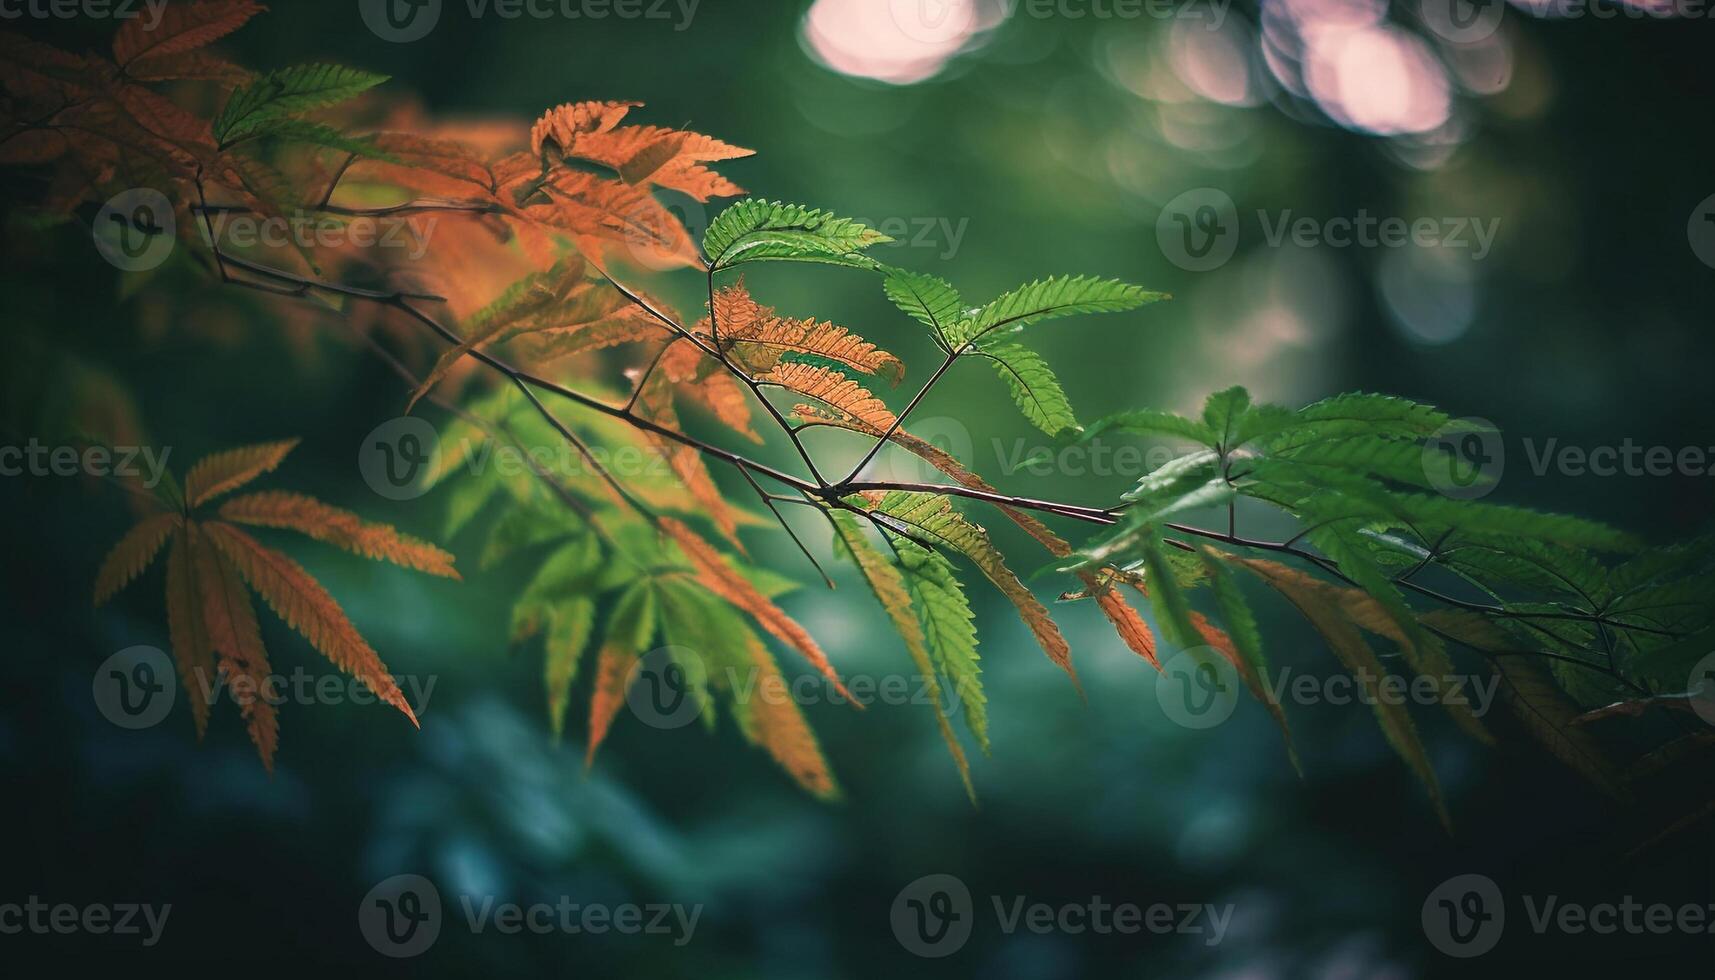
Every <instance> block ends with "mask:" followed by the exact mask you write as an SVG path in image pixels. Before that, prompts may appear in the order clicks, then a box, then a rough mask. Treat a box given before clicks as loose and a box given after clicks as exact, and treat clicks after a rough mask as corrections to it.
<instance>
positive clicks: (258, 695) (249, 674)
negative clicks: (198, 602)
mask: <svg viewBox="0 0 1715 980" xmlns="http://www.w3.org/2000/svg"><path fill="white" fill-rule="evenodd" d="M189 538H190V542H191V554H192V556H193V558H194V560H195V562H196V581H197V584H198V585H200V586H201V588H202V600H203V602H202V608H203V624H204V626H205V627H206V628H207V636H208V643H209V646H210V647H211V648H212V649H213V650H214V653H215V655H216V656H217V657H218V658H219V661H220V673H221V676H223V677H224V678H226V682H227V684H228V685H229V686H230V685H233V684H234V683H238V682H240V680H241V681H242V683H243V685H244V687H245V688H246V689H245V690H242V691H240V690H234V692H233V693H234V697H235V698H236V700H237V701H238V705H239V711H240V712H241V713H242V714H243V715H244V721H245V723H246V725H247V727H248V728H249V730H250V740H251V741H252V742H255V743H256V751H257V752H259V753H261V755H262V764H263V765H264V766H266V767H267V768H268V770H269V771H273V769H274V750H275V749H276V748H277V747H278V746H279V744H280V723H279V720H278V719H276V718H275V717H274V700H275V699H276V693H275V691H274V686H273V681H272V680H271V679H270V677H269V667H268V652H267V651H266V650H264V649H263V648H262V631H261V629H260V628H259V627H258V626H257V625H256V611H255V610H254V609H252V608H251V606H250V594H249V593H248V592H245V591H244V584H243V583H242V582H240V581H239V579H238V575H237V574H236V573H235V572H234V571H233V570H232V565H231V563H230V562H228V561H226V560H225V559H224V558H223V557H222V556H221V554H220V553H219V552H217V551H216V550H215V549H213V548H211V547H209V545H208V542H207V541H206V540H205V539H204V538H203V537H202V536H201V535H200V534H197V533H196V532H195V530H192V531H191V532H190V535H189ZM193 699H194V698H193Z"/></svg>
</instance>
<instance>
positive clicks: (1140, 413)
mask: <svg viewBox="0 0 1715 980" xmlns="http://www.w3.org/2000/svg"><path fill="white" fill-rule="evenodd" d="M1105 432H1123V433H1126V434H1128V435H1139V436H1166V437H1168V438H1173V439H1189V440H1191V441H1192V442H1195V443H1199V444H1201V445H1204V446H1208V447H1210V448H1214V445H1215V432H1214V430H1212V429H1210V428H1209V426H1208V424H1207V423H1205V422H1201V421H1198V420H1196V419H1188V418H1185V417H1184V416H1182V415H1175V414H1173V413H1172V412H1162V411H1157V410H1156V409H1152V408H1140V409H1134V410H1132V411H1129V412H1118V413H1116V414H1114V415H1109V416H1108V417H1106V418H1104V419H1101V420H1099V421H1097V422H1096V423H1095V424H1093V425H1091V426H1090V427H1089V428H1088V429H1086V430H1085V431H1084V434H1083V436H1082V437H1081V439H1080V440H1079V441H1080V442H1089V441H1090V440H1091V439H1094V438H1095V437H1096V436H1098V435H1101V434H1103V433H1105Z"/></svg>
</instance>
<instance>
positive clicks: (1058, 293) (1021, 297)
mask: <svg viewBox="0 0 1715 980" xmlns="http://www.w3.org/2000/svg"><path fill="white" fill-rule="evenodd" d="M1167 298H1168V297H1167V294H1166V293H1157V292H1151V291H1150V290H1147V289H1144V288H1143V287H1141V286H1133V285H1130V284H1129V283H1123V282H1120V281H1119V280H1117V279H1098V278H1096V277H1094V276H1059V277H1056V278H1052V279H1039V280H1037V281H1036V282H1032V283H1029V284H1027V285H1024V286H1020V287H1018V288H1017V289H1014V290H1012V291H1011V292H1007V293H1002V294H1001V295H1000V296H998V297H996V298H995V299H994V300H993V301H991V302H990V303H989V304H988V305H986V306H984V307H982V308H981V309H978V310H977V311H976V313H975V314H973V315H972V316H971V317H970V318H969V319H966V320H964V321H963V322H961V323H960V324H958V326H957V327H955V328H954V329H953V330H951V331H950V332H949V336H948V340H949V341H950V342H951V344H952V346H953V347H954V348H955V349H957V348H959V347H963V346H964V345H966V344H970V343H976V342H978V341H988V342H993V341H995V340H998V339H999V338H1000V337H1001V336H1002V335H1004V334H1007V333H1016V332H1017V331H1019V330H1022V329H1024V328H1025V327H1027V326H1030V325H1031V324H1033V323H1041V322H1043V321H1045V320H1057V319H1060V318H1061V317H1068V316H1076V315H1077V314H1080V313H1119V312H1123V311H1125V310H1133V309H1136V308H1138V307H1140V306H1146V305H1148V304H1150V303H1154V302H1157V301H1159V300H1163V299H1167Z"/></svg>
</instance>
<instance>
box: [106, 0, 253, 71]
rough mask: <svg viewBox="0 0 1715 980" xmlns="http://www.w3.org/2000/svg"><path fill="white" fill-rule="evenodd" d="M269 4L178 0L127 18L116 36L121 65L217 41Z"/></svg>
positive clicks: (115, 49) (246, 0)
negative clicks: (141, 14) (156, 10)
mask: <svg viewBox="0 0 1715 980" xmlns="http://www.w3.org/2000/svg"><path fill="white" fill-rule="evenodd" d="M266 9H268V8H266V7H264V6H262V5H261V4H259V3H254V2H252V0H178V2H177V3H169V4H167V5H166V6H165V7H163V8H159V20H158V22H157V21H156V19H155V18H154V16H153V15H152V14H151V15H150V16H138V17H132V18H129V19H127V20H126V21H125V22H124V25H123V26H122V27H120V28H119V33H118V34H116V35H114V38H113V58H114V60H115V61H117V62H119V64H120V65H121V66H123V65H127V64H130V63H131V62H132V61H134V60H136V59H138V58H144V57H159V56H162V55H170V54H180V53H183V52H186V51H194V50H196V49H197V48H200V47H203V46H205V45H209V44H213V43H214V42H216V41H218V40H220V39H221V38H223V37H225V36H226V35H228V34H231V33H232V32H233V31H236V30H238V29H239V28H240V27H243V26H244V24H245V22H246V21H248V20H250V18H252V17H254V16H256V15H257V14H259V13H261V12H262V11H264V10H266Z"/></svg>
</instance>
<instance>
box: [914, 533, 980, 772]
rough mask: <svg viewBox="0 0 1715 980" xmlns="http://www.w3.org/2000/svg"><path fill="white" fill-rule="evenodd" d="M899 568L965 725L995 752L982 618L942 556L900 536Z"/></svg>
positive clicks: (978, 742)
mask: <svg viewBox="0 0 1715 980" xmlns="http://www.w3.org/2000/svg"><path fill="white" fill-rule="evenodd" d="M893 544H894V547H895V548H896V549H897V550H898V552H899V568H900V570H901V572H903V573H904V576H905V582H906V586H907V587H908V588H909V589H910V591H911V600H912V604H913V607H914V608H915V609H916V610H917V615H918V618H919V619H921V620H922V622H923V632H924V635H925V636H927V637H928V639H929V650H930V652H931V653H932V654H934V657H935V666H936V667H937V668H938V669H939V670H940V671H941V673H942V674H944V675H946V678H947V685H948V686H949V687H951V688H952V690H953V697H954V698H955V699H957V701H958V702H959V707H960V710H961V711H963V712H964V717H965V726H966V727H968V728H969V729H970V730H971V735H972V737H974V738H975V739H976V740H977V744H978V745H980V746H982V750H983V751H984V752H985V753H986V752H988V750H989V723H988V698H987V696H985V695H984V694H983V678H982V666H981V663H980V658H979V657H978V655H977V627H976V617H975V615H974V614H973V613H972V612H971V603H970V600H969V599H968V598H966V597H965V587H964V585H962V584H961V583H960V582H959V577H958V573H957V571H956V570H955V569H954V568H953V563H952V562H950V561H948V560H947V559H946V558H945V557H943V556H942V555H939V554H936V553H935V552H933V551H929V550H928V549H926V548H922V547H919V546H918V545H917V544H916V543H914V542H912V541H908V540H906V539H904V538H899V537H894V538H893Z"/></svg>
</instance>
